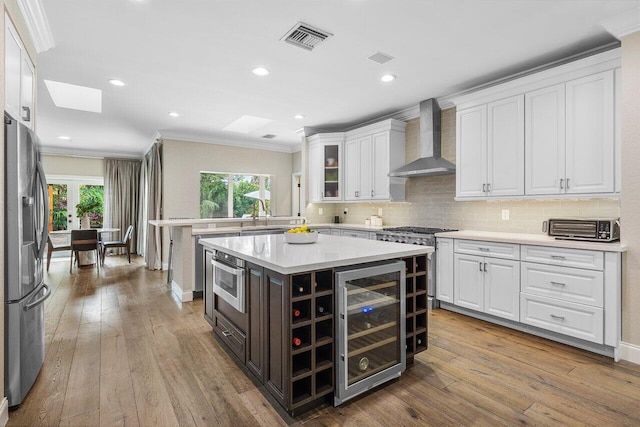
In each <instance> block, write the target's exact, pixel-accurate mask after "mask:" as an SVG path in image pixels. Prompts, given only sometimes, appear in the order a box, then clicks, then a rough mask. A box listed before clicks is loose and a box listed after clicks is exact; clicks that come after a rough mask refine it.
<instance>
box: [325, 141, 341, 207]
mask: <svg viewBox="0 0 640 427" xmlns="http://www.w3.org/2000/svg"><path fill="white" fill-rule="evenodd" d="M339 148H340V147H339V146H338V145H325V146H324V197H340V189H339V188H338V182H339V181H340V175H339V174H340V158H339V155H340V150H339Z"/></svg>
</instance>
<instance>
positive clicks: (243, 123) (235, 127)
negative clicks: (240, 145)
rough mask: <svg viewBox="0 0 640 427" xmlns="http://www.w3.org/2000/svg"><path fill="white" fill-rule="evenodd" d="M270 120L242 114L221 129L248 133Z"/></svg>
mask: <svg viewBox="0 0 640 427" xmlns="http://www.w3.org/2000/svg"><path fill="white" fill-rule="evenodd" d="M271 121H272V120H270V119H263V118H262V117H255V116H242V117H240V118H239V119H238V120H236V121H235V122H233V123H230V124H228V125H227V126H226V127H225V128H223V129H224V130H229V131H231V132H238V133H250V132H253V131H254V130H256V129H258V128H260V127H262V126H264V125H266V124H267V123H270V122H271Z"/></svg>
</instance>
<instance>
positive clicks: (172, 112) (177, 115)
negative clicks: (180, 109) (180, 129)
mask: <svg viewBox="0 0 640 427" xmlns="http://www.w3.org/2000/svg"><path fill="white" fill-rule="evenodd" d="M169 115H170V116H171V117H180V114H178V113H176V112H175V111H170V112H169Z"/></svg>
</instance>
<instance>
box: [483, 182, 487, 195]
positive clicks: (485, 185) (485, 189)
mask: <svg viewBox="0 0 640 427" xmlns="http://www.w3.org/2000/svg"><path fill="white" fill-rule="evenodd" d="M482 192H483V193H486V192H487V184H482Z"/></svg>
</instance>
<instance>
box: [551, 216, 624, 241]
mask: <svg viewBox="0 0 640 427" xmlns="http://www.w3.org/2000/svg"><path fill="white" fill-rule="evenodd" d="M542 230H543V231H545V232H547V233H548V234H549V236H553V237H555V238H556V239H567V240H587V241H593V242H613V241H615V240H619V239H620V220H619V218H601V219H588V218H551V219H549V220H548V221H544V222H543V223H542Z"/></svg>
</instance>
